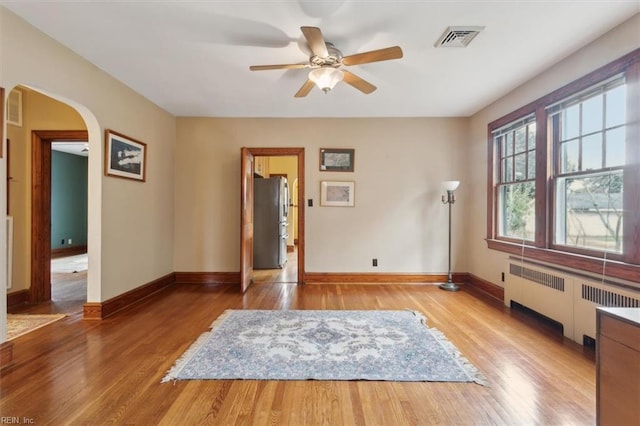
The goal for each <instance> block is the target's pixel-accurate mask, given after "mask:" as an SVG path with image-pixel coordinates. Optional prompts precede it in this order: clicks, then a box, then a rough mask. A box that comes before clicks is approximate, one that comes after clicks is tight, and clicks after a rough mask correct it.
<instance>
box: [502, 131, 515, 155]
mask: <svg viewBox="0 0 640 426" xmlns="http://www.w3.org/2000/svg"><path fill="white" fill-rule="evenodd" d="M504 139H505V143H504V144H505V148H506V149H504V150H503V151H502V152H503V154H502V155H513V133H512V132H509V133H507V134H506V135H504Z"/></svg>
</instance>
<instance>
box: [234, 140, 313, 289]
mask: <svg viewBox="0 0 640 426" xmlns="http://www.w3.org/2000/svg"><path fill="white" fill-rule="evenodd" d="M241 157H242V167H241V169H242V174H241V175H242V176H241V192H242V194H241V196H242V200H243V203H242V204H243V205H242V208H241V223H242V232H241V236H240V238H241V242H240V247H241V248H242V249H241V254H240V264H241V273H240V275H241V277H240V286H241V290H242V291H246V289H247V288H248V287H249V285H250V284H251V283H252V282H276V281H277V282H291V283H297V284H303V283H304V274H305V269H304V259H305V246H304V242H305V238H304V235H305V232H304V175H305V171H304V148H243V149H242V155H241ZM281 157H292V158H294V159H295V173H296V174H297V176H296V177H295V179H293V182H290V191H291V194H292V196H291V202H290V204H291V206H290V212H291V213H290V214H289V218H291V220H293V221H294V222H295V228H296V229H297V239H295V237H294V239H295V242H294V243H293V244H292V245H293V247H292V252H289V254H288V256H287V257H288V262H289V261H291V269H293V268H295V273H294V274H292V273H291V270H289V271H287V270H286V268H285V269H284V270H275V271H271V272H263V271H259V272H257V273H256V271H254V269H253V218H254V209H253V191H254V186H253V178H254V174H255V173H256V172H259V173H258V174H260V172H262V173H264V174H270V172H269V170H264V169H262V168H263V167H264V159H265V158H267V159H268V158H281ZM273 172H274V174H276V175H277V174H282V172H280V171H276V170H274V171H273ZM294 255H295V257H294ZM294 261H295V265H293V262H294ZM287 272H288V273H287Z"/></svg>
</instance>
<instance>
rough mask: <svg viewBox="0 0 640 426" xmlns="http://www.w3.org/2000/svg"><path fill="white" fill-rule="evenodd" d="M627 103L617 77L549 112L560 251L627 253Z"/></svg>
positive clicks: (624, 92) (558, 105) (622, 81)
mask: <svg viewBox="0 0 640 426" xmlns="http://www.w3.org/2000/svg"><path fill="white" fill-rule="evenodd" d="M626 100H627V97H626V86H625V81H624V78H623V77H616V78H614V79H613V80H612V81H607V82H603V83H600V84H598V85H597V86H595V87H593V88H591V89H589V90H587V91H586V92H585V93H581V94H578V95H576V96H573V97H571V98H569V99H566V100H564V101H562V102H560V103H559V104H557V105H555V106H553V107H551V108H548V117H549V124H548V125H549V130H550V136H551V139H552V143H553V148H554V152H555V162H554V163H555V164H554V173H553V176H554V182H555V185H554V186H555V188H554V191H555V193H554V232H553V238H554V240H553V244H554V245H555V246H558V248H560V247H562V248H565V249H567V250H572V249H575V251H589V250H591V251H595V252H612V253H622V251H623V247H622V236H623V231H624V226H623V225H624V224H623V209H624V202H623V197H622V195H623V187H624V184H623V177H624V166H625V163H626V161H625V134H626V131H625V127H626V117H627V115H626Z"/></svg>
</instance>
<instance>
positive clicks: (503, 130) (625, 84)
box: [487, 49, 640, 281]
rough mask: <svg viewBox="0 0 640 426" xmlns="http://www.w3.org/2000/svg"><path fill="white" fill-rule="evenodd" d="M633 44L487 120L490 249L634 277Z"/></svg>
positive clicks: (637, 226) (636, 111)
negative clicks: (565, 82)
mask: <svg viewBox="0 0 640 426" xmlns="http://www.w3.org/2000/svg"><path fill="white" fill-rule="evenodd" d="M638 105H640V49H638V50H636V51H633V52H631V53H629V54H628V55H626V56H624V57H622V58H620V59H618V60H616V61H614V62H612V63H611V64H608V65H606V66H605V67H602V68H600V69H598V70H596V71H594V72H592V73H590V74H588V75H586V76H585V77H583V78H581V79H579V80H577V81H575V82H572V83H569V84H568V85H567V86H565V87H563V88H561V89H558V90H557V91H555V92H552V93H550V94H548V95H546V96H543V97H542V98H540V99H538V100H536V101H535V102H533V103H531V104H529V105H526V106H524V107H522V108H520V109H518V110H517V111H514V112H513V113H511V114H508V115H507V116H505V117H502V118H501V119H498V120H496V121H494V122H493V123H490V124H489V140H488V144H489V150H488V152H489V164H488V179H489V182H488V185H489V186H488V190H487V195H488V197H489V200H488V203H487V209H488V211H487V213H488V219H487V241H488V245H489V248H492V249H497V250H502V251H506V252H510V253H514V254H515V253H517V254H524V255H525V256H528V257H531V258H534V259H538V260H543V261H547V262H551V263H558V264H563V265H565V266H570V267H575V268H578V269H583V270H588V271H591V272H596V273H600V272H602V268H603V266H602V265H603V259H606V260H608V261H613V263H611V262H610V264H608V265H607V274H608V275H610V276H614V277H618V278H623V279H629V280H631V281H638V278H637V277H638V276H640V247H639V246H640V235H639V234H640V214H638V210H639V209H640V124H639V122H640V117H639V115H640V107H638Z"/></svg>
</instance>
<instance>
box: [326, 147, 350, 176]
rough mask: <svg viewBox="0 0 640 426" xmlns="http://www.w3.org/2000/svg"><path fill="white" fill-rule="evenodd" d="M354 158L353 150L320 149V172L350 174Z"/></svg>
mask: <svg viewBox="0 0 640 426" xmlns="http://www.w3.org/2000/svg"><path fill="white" fill-rule="evenodd" d="M354 156H355V150H354V149H338V148H335V149H334V148H320V170H321V171H323V172H352V171H353V160H354Z"/></svg>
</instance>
